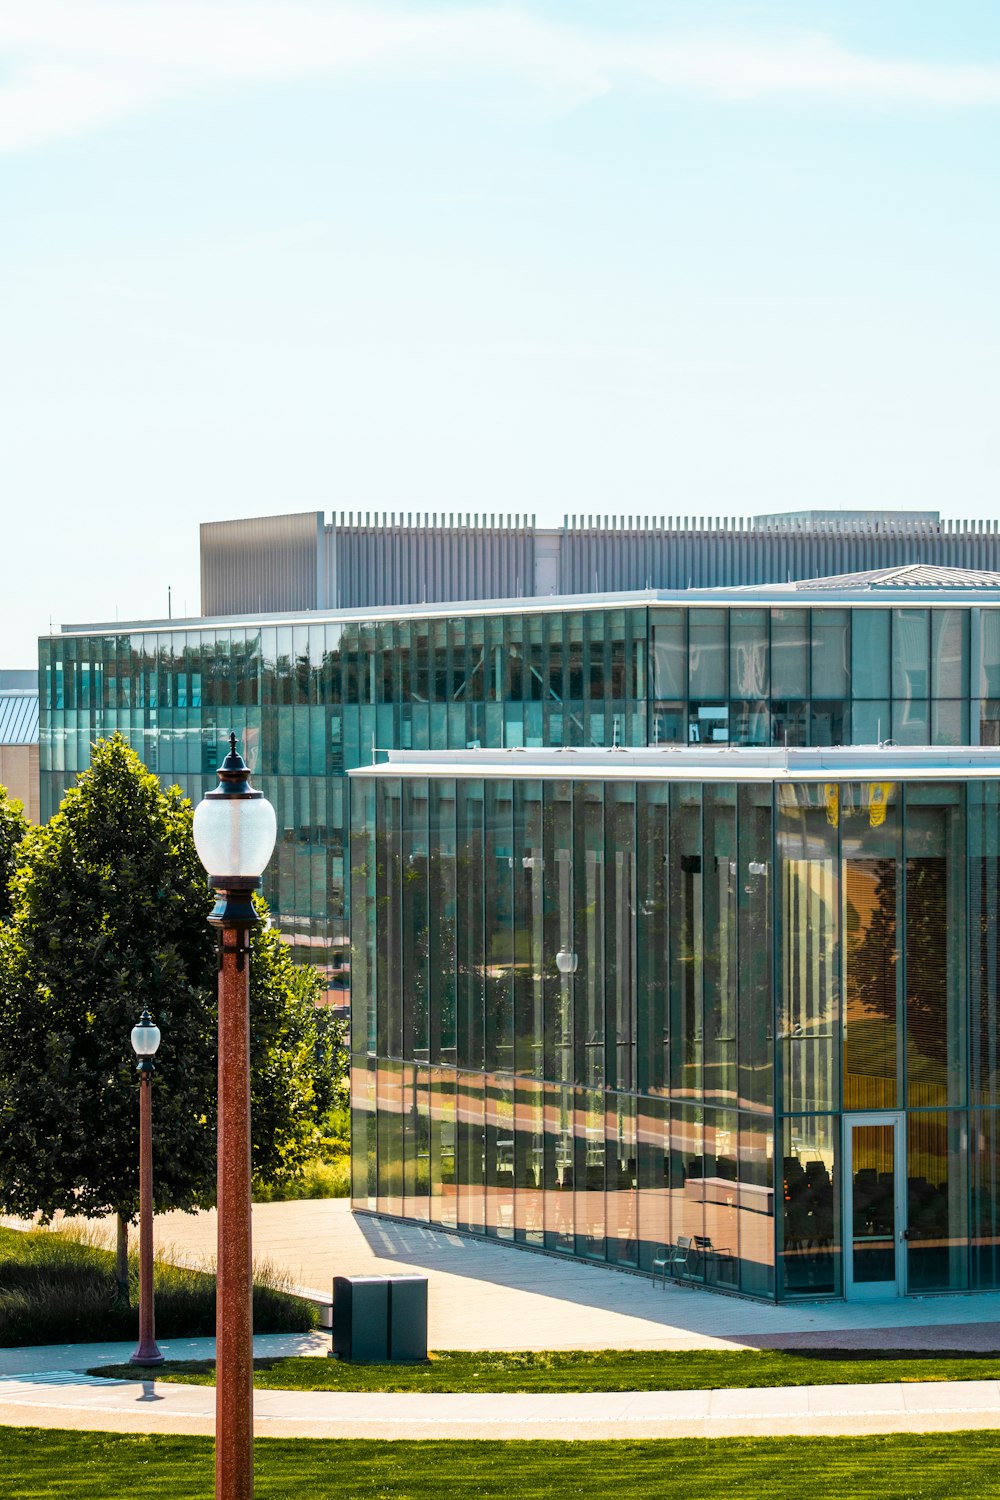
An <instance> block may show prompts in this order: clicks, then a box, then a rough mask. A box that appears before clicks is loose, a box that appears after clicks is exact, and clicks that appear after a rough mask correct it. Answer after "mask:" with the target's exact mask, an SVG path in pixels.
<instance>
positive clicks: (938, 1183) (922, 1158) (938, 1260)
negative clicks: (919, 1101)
mask: <svg viewBox="0 0 1000 1500" xmlns="http://www.w3.org/2000/svg"><path fill="white" fill-rule="evenodd" d="M968 1153H969V1129H968V1121H967V1117H966V1116H965V1115H959V1114H945V1113H944V1111H943V1110H942V1111H937V1110H935V1111H919V1112H914V1113H912V1114H910V1116H909V1118H908V1120H907V1162H906V1182H907V1198H908V1204H907V1240H906V1247H907V1286H908V1288H909V1290H910V1291H911V1292H918V1291H950V1292H959V1291H964V1290H965V1288H966V1287H967V1286H968V1284H969V1227H968V1200H967V1191H968V1189H967V1183H966V1172H967V1165H968Z"/></svg>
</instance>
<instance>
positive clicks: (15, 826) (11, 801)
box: [0, 786, 28, 922]
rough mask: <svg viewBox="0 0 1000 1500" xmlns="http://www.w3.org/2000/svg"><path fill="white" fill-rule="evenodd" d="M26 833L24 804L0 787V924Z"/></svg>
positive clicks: (6, 914)
mask: <svg viewBox="0 0 1000 1500" xmlns="http://www.w3.org/2000/svg"><path fill="white" fill-rule="evenodd" d="M27 831H28V820H27V818H26V817H25V816H24V803H23V802H19V801H18V800H17V798H16V797H11V796H10V795H9V793H8V791H7V788H6V787H5V786H0V922H6V921H7V919H8V917H9V916H10V910H11V899H10V883H11V879H12V878H13V875H14V863H15V861H16V859H17V850H18V846H19V845H20V843H21V840H22V839H23V838H24V835H25V834H26V833H27Z"/></svg>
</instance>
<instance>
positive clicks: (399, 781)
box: [352, 774, 1000, 1297]
mask: <svg viewBox="0 0 1000 1500" xmlns="http://www.w3.org/2000/svg"><path fill="white" fill-rule="evenodd" d="M355 811H356V814H357V824H356V827H355V831H354V834H353V837H352V861H353V878H354V916H355V924H356V925H355V948H354V953H355V989H356V997H355V998H356V1006H355V1014H354V1043H353V1045H354V1051H355V1078H356V1086H355V1117H356V1121H357V1128H358V1136H359V1146H358V1150H357V1152H356V1161H355V1184H356V1186H355V1197H356V1201H359V1202H361V1203H362V1205H363V1204H365V1203H367V1202H368V1201H369V1200H370V1199H371V1198H372V1197H373V1196H377V1199H378V1202H379V1204H380V1205H381V1206H382V1207H383V1210H384V1211H386V1212H402V1213H404V1214H405V1215H407V1216H408V1217H414V1218H424V1219H426V1218H428V1217H429V1218H430V1219H431V1221H432V1222H441V1223H444V1224H447V1223H454V1224H457V1227H459V1228H467V1229H471V1230H475V1231H476V1232H484V1233H486V1234H489V1235H493V1236H495V1237H497V1238H499V1239H508V1240H513V1241H520V1242H522V1243H526V1244H528V1245H532V1244H533V1245H538V1246H544V1247H545V1248H548V1249H551V1250H560V1251H562V1252H564V1253H568V1254H575V1255H577V1256H581V1257H585V1258H588V1259H599V1260H603V1261H609V1262H612V1263H616V1264H619V1265H625V1266H635V1265H638V1267H639V1268H640V1269H644V1270H647V1271H648V1270H649V1269H651V1266H652V1264H653V1261H654V1258H655V1257H656V1255H657V1252H658V1251H659V1249H660V1248H661V1247H662V1246H665V1245H668V1246H670V1247H672V1252H674V1258H673V1260H672V1262H671V1264H672V1267H673V1270H672V1274H673V1275H674V1276H675V1277H676V1278H677V1279H679V1280H686V1281H698V1282H701V1283H702V1284H706V1285H710V1286H716V1287H719V1288H723V1289H724V1288H730V1289H733V1290H739V1291H741V1292H746V1293H751V1294H755V1295H760V1296H775V1295H777V1296H778V1297H819V1296H840V1295H844V1294H845V1293H847V1294H848V1295H851V1294H853V1293H857V1294H858V1295H864V1294H865V1292H866V1289H867V1294H868V1295H879V1296H884V1295H892V1294H893V1288H895V1287H898V1286H900V1285H901V1284H902V1281H901V1278H902V1277H903V1276H904V1268H902V1266H901V1262H902V1258H903V1257H902V1254H901V1252H900V1250H899V1244H900V1241H899V1239H898V1236H899V1235H900V1234H901V1233H903V1232H904V1231H905V1232H907V1234H908V1238H907V1239H906V1240H905V1241H903V1242H902V1243H903V1244H904V1245H905V1260H906V1266H905V1284H906V1288H907V1290H909V1291H910V1292H915V1291H921V1292H923V1291H928V1292H931V1291H947V1290H962V1289H964V1288H966V1287H968V1286H970V1285H971V1286H973V1287H983V1288H985V1287H991V1286H992V1287H996V1286H1000V1124H998V1120H997V1115H998V1114H1000V1111H998V1110H997V1104H998V1100H1000V1091H998V1086H997V1079H998V1077H1000V1061H998V1059H1000V1023H998V1022H997V1019H996V1017H997V1015H998V1013H1000V956H998V955H1000V943H998V939H997V935H996V920H995V914H996V910H997V904H998V898H997V892H998V891H1000V797H998V795H997V791H996V789H995V787H994V786H993V784H992V783H990V782H987V781H985V780H983V781H980V782H971V781H970V782H967V783H963V782H958V781H949V782H933V781H930V780H928V781H926V782H916V781H909V782H890V781H886V782H853V783H840V782H831V783H824V782H812V783H805V782H803V783H782V784H780V785H778V786H777V787H774V786H772V785H771V784H769V783H768V782H754V783H748V782H746V783H742V784H736V785H732V784H726V783H719V782H713V783H710V784H706V783H702V782H699V781H697V780H688V779H685V780H669V781H667V780H666V779H664V780H654V779H648V780H645V781H643V780H642V779H641V778H638V779H635V780H632V779H626V778H622V779H616V780H612V779H610V778H607V779H604V778H601V777H599V776H594V775H593V774H590V775H589V776H579V777H567V778H565V779H554V778H553V779H550V780H545V781H542V780H538V781H535V780H534V779H533V778H531V777H522V778H518V777H513V778H511V777H507V778H504V777H498V778H490V777H480V778H472V777H469V778H463V777H457V778H454V779H449V778H440V779H435V780H433V782H432V783H431V785H430V786H428V785H426V783H425V784H424V785H423V786H421V785H419V784H417V781H416V779H414V778H407V777H406V776H402V777H397V776H393V777H380V778H378V779H377V780H376V781H375V782H373V783H366V782H365V781H363V780H361V779H359V780H358V781H357V782H356V802H355ZM365 820H368V824H369V825H371V824H372V822H374V827H371V826H369V831H368V833H367V834H364V833H362V831H361V830H362V827H363V825H364V824H365ZM366 986H367V987H368V991H367V992H366ZM456 1058H457V1064H456V1062H455V1059H456ZM456 1070H457V1071H456ZM903 1111H905V1122H906V1129H905V1139H904V1131H903V1129H902V1128H901V1126H900V1125H899V1124H898V1123H897V1117H898V1116H900V1115H901V1112H903ZM845 1116H846V1117H848V1126H847V1127H845V1125H844V1118H845ZM862 1116H863V1117H865V1120H864V1122H859V1117H862ZM851 1117H853V1118H851ZM890 1122H891V1130H890V1129H889V1127H890ZM845 1128H847V1129H848V1131H849V1134H848V1137H846V1138H845V1135H844V1131H845ZM859 1131H860V1132H861V1133H860V1134H858V1132H859ZM887 1131H889V1133H888V1134H887V1133H886V1132H887ZM866 1132H867V1133H866ZM890 1136H891V1139H890ZM362 1141H364V1142H366V1143H367V1145H366V1146H365V1148H364V1149H362V1147H361V1144H360V1143H361V1142H362ZM900 1151H905V1153H906V1154H905V1157H904V1159H903V1162H902V1164H901V1163H900V1159H899V1152H900ZM373 1162H374V1163H375V1165H374V1167H373ZM373 1174H374V1180H375V1182H376V1184H377V1193H376V1194H373V1191H372V1184H373ZM889 1177H891V1181H892V1186H893V1193H892V1194H891V1195H890V1197H889V1198H888V1199H887V1198H886V1193H885V1185H886V1181H887V1180H888V1178H889ZM876 1189H877V1190H876ZM887 1202H888V1204H889V1206H890V1207H891V1215H888V1216H887V1214H886V1204H887ZM893 1235H895V1236H896V1239H895V1241H893V1242H891V1243H890V1241H891V1236H893ZM776 1257H777V1262H776ZM776 1265H777V1267H778V1268H779V1269H778V1274H777V1275H776V1274H775V1272H776ZM872 1287H875V1288H879V1290H878V1291H877V1292H873V1291H871V1288H872ZM887 1288H888V1291H887Z"/></svg>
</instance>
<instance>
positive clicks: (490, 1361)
mask: <svg viewBox="0 0 1000 1500" xmlns="http://www.w3.org/2000/svg"><path fill="white" fill-rule="evenodd" d="M91 1374H94V1375H107V1376H114V1377H117V1378H124V1379H132V1380H135V1379H136V1378H137V1376H136V1372H135V1370H134V1368H131V1367H130V1366H128V1365H105V1366H103V1367H100V1368H98V1369H95V1370H92V1371H91ZM156 1379H157V1380H168V1381H177V1382H180V1383H183V1384H188V1385H214V1384H215V1364H214V1362H213V1361H212V1360H191V1361H176V1362H174V1363H168V1364H165V1365H163V1366H161V1367H160V1369H158V1370H157V1371H156ZM997 1379H1000V1356H997V1355H995V1354H988V1355H976V1354H963V1353H961V1352H950V1351H949V1352H945V1353H927V1354H924V1353H920V1352H916V1353H914V1352H913V1351H910V1350H900V1349H895V1350H893V1349H889V1350H885V1351H882V1352H879V1353H873V1352H872V1351H871V1350H857V1351H854V1350H844V1349H836V1350H827V1349H805V1350H779V1349H733V1350H729V1349H685V1350H681V1351H677V1352H674V1351H662V1350H656V1351H644V1350H620V1349H599V1350H567V1351H560V1352H557V1353H548V1352H524V1353H499V1352H498V1353H470V1352H468V1351H465V1350H447V1349H445V1350H440V1351H438V1352H436V1353H434V1354H432V1355H431V1357H430V1360H429V1362H428V1363H427V1364H414V1365H376V1364H371V1365H366V1364H348V1363H345V1362H344V1361H342V1360H335V1359H322V1358H315V1357H306V1358H301V1357H300V1358H289V1359H258V1360H256V1361H255V1362H254V1384H255V1385H256V1386H257V1387H258V1388H259V1389H266V1390H285V1391H522V1392H523V1391H539V1392H540V1391H705V1390H722V1389H742V1390H748V1389H752V1388H756V1387H761V1386H797V1385H862V1384H873V1385H875V1384H886V1383H888V1382H893V1381H930V1380H997Z"/></svg>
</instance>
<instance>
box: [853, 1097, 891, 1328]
mask: <svg viewBox="0 0 1000 1500" xmlns="http://www.w3.org/2000/svg"><path fill="white" fill-rule="evenodd" d="M843 1161H844V1174H843V1175H844V1295H845V1297H846V1298H847V1299H848V1301H850V1302H860V1301H864V1300H865V1299H869V1298H870V1299H875V1298H886V1297H901V1296H902V1295H903V1292H904V1290H905V1287H904V1285H903V1282H904V1266H905V1261H906V1257H905V1256H904V1254H903V1250H904V1248H905V1240H906V1191H905V1189H906V1157H905V1142H904V1117H903V1115H902V1114H897V1113H892V1114H890V1113H888V1112H887V1111H884V1110H878V1111H877V1112H875V1111H873V1112H872V1113H871V1114H851V1115H845V1116H844V1154H843Z"/></svg>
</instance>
